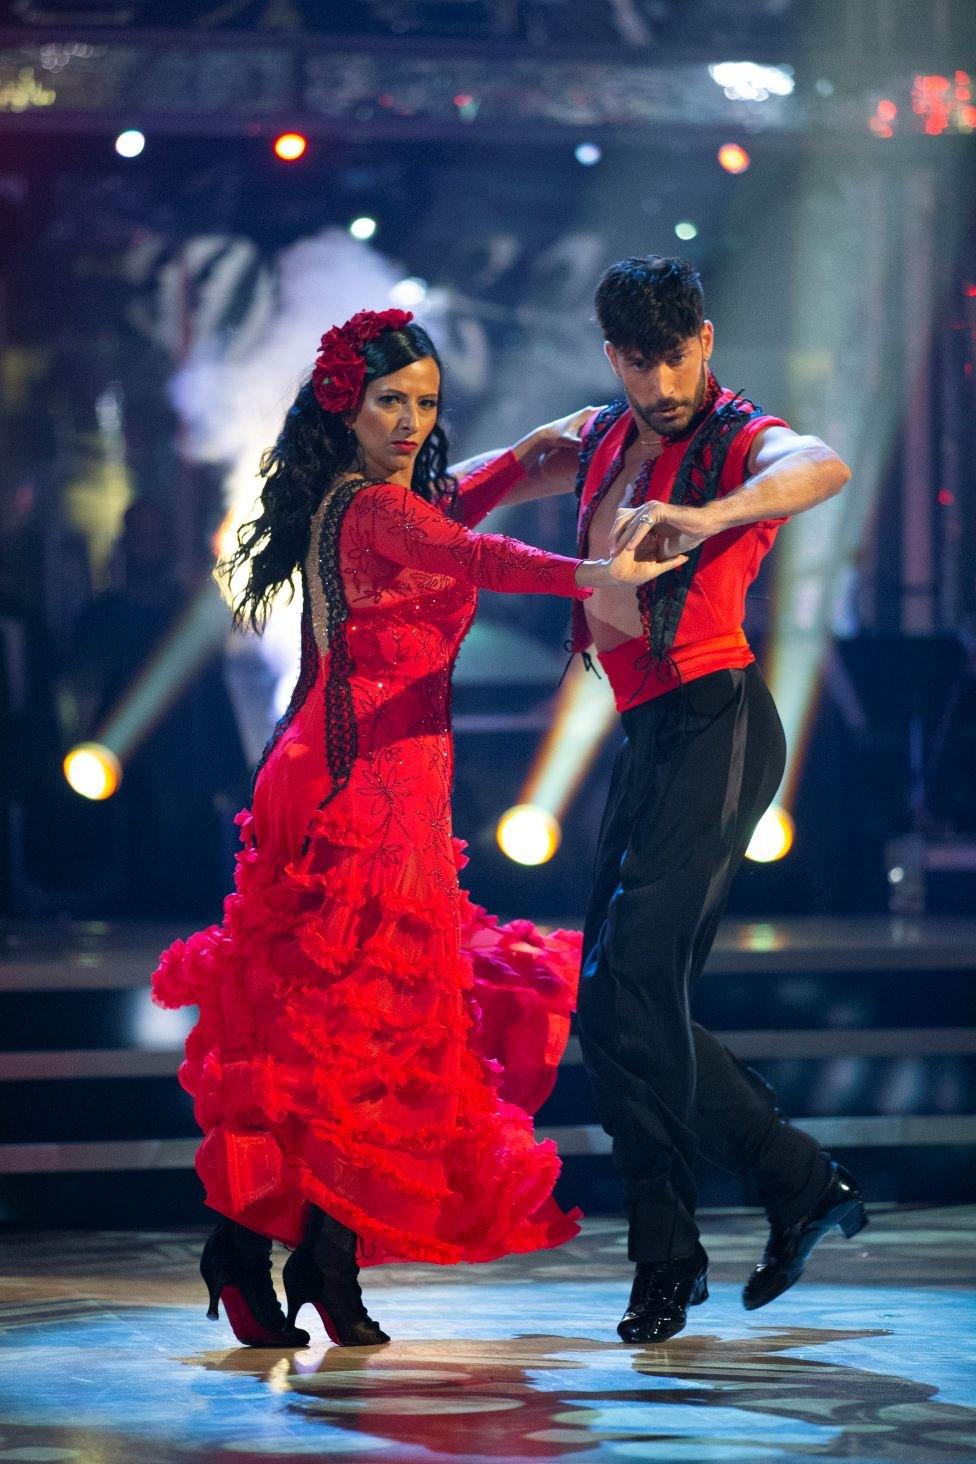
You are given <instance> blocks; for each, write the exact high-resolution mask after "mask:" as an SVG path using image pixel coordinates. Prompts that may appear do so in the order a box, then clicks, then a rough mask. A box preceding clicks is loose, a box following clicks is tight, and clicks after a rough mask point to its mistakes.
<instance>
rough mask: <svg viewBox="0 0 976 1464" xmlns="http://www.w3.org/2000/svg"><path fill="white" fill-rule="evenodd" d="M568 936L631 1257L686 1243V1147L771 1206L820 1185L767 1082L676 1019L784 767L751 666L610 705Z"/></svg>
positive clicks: (809, 1154)
mask: <svg viewBox="0 0 976 1464" xmlns="http://www.w3.org/2000/svg"><path fill="white" fill-rule="evenodd" d="M623 726H624V732H625V735H626V740H625V742H624V744H623V747H622V748H621V750H620V753H619V754H618V758H617V762H616V766H615V768H614V773H613V779H612V782H611V786H610V794H609V797H608V800H607V807H606V811H605V813H604V817H603V825H602V828H601V831H600V840H599V846H598V851H597V860H596V870H595V877H594V884H593V891H592V896H591V899H590V904H589V908H588V912H587V919H586V928H585V932H584V939H583V971H582V981H581V983H580V996H579V1031H580V1040H581V1045H582V1051H583V1060H584V1063H585V1064H586V1068H587V1071H588V1073H589V1077H590V1082H591V1085H592V1088H593V1094H594V1099H595V1102H596V1106H597V1110H598V1113H599V1116H600V1121H601V1122H602V1124H603V1127H604V1128H605V1129H606V1131H607V1133H608V1134H609V1135H610V1136H611V1137H612V1140H613V1157H614V1162H615V1164H616V1166H617V1168H618V1170H619V1171H620V1174H621V1176H622V1179H623V1183H624V1189H625V1194H626V1197H627V1201H628V1207H629V1215H630V1257H631V1259H632V1260H635V1261H659V1260H668V1259H670V1258H671V1257H674V1256H683V1255H687V1254H689V1253H690V1252H691V1251H692V1250H693V1249H694V1247H695V1244H696V1242H697V1240H698V1227H697V1225H696V1224H695V1218H694V1217H695V1200H696V1188H695V1181H694V1176H693V1169H694V1164H695V1160H696V1157H697V1155H698V1154H699V1152H701V1153H702V1154H704V1156H705V1157H706V1158H708V1159H710V1160H712V1161H714V1162H715V1163H717V1164H719V1165H720V1166H721V1167H723V1168H725V1169H728V1170H731V1171H733V1172H735V1173H740V1174H744V1175H748V1176H749V1177H750V1178H751V1179H752V1181H753V1182H754V1183H755V1184H756V1186H757V1187H758V1190H759V1194H760V1196H761V1198H762V1200H763V1203H764V1204H765V1206H766V1209H767V1212H768V1214H769V1216H770V1218H771V1219H772V1220H775V1221H777V1222H779V1223H782V1224H790V1223H792V1221H793V1220H795V1219H797V1218H799V1216H800V1215H802V1214H804V1213H805V1212H806V1211H807V1210H808V1209H809V1208H810V1207H811V1206H812V1205H813V1204H815V1203H816V1201H817V1200H818V1199H819V1196H820V1194H821V1192H822V1191H823V1189H824V1187H825V1185H826V1184H827V1181H828V1178H829V1173H830V1170H829V1158H828V1156H827V1155H826V1154H825V1153H824V1151H823V1150H822V1149H821V1148H820V1146H819V1145H818V1144H817V1143H816V1141H815V1140H814V1139H812V1138H811V1137H810V1135H809V1134H805V1133H803V1132H802V1131H801V1130H799V1129H796V1128H793V1127H792V1126H791V1125H790V1124H789V1123H788V1122H787V1121H786V1120H785V1119H784V1118H783V1116H782V1115H781V1113H780V1112H779V1110H778V1108H777V1104H776V1097H775V1094H774V1093H773V1091H772V1089H771V1088H770V1087H769V1086H768V1084H767V1083H765V1082H764V1080H763V1079H762V1078H761V1077H760V1076H759V1075H758V1074H757V1073H754V1072H753V1071H752V1070H751V1069H750V1068H748V1067H746V1066H745V1064H744V1063H742V1062H740V1061H739V1059H738V1058H736V1057H735V1056H734V1055H733V1054H732V1053H731V1052H730V1051H729V1050H728V1048H727V1047H725V1046H723V1044H722V1043H721V1042H719V1041H718V1040H717V1039H716V1038H715V1037H713V1036H711V1034H710V1033H708V1032H706V1031H705V1030H704V1029H703V1028H702V1027H700V1026H699V1025H698V1024H697V1023H696V1022H693V1021H692V1020H691V1012H690V1008H689V996H690V992H691V988H692V985H693V983H694V980H695V978H696V977H697V976H698V975H699V974H700V972H701V970H702V967H703V966H704V964H705V961H706V959H707V957H708V953H709V951H710V950H711V947H712V942H713V941H714V939H715V933H716V930H717V928H718V923H719V920H720V918H721V915H722V910H723V908H724V905H725V902H726V899H727V897H728V892H729V887H730V885H731V882H732V879H733V877H734V875H735V873H736V871H737V869H738V868H739V866H740V865H741V863H742V860H743V858H744V856H745V851H746V848H747V846H748V843H749V840H750V838H751V837H752V833H753V830H754V829H755V827H756V824H757V823H758V821H759V819H760V817H761V815H762V814H763V813H764V812H765V810H766V808H767V807H768V806H769V804H770V802H771V800H772V798H773V795H774V794H775V792H776V789H777V788H778V786H779V783H780V780H781V778H782V775H783V768H784V763H785V739H784V735H783V728H782V724H781V723H780V720H779V716H778V713H777V711H776V707H775V705H774V703H773V699H772V697H771V696H770V694H769V691H768V689H767V687H766V684H765V682H764V681H763V679H762V676H761V674H760V672H759V669H758V667H757V666H756V665H751V666H748V667H746V668H745V669H744V670H730V671H716V672H713V673H712V674H710V675H707V676H702V677H699V678H698V679H697V680H694V681H691V682H688V683H687V684H686V685H684V686H682V687H679V688H678V689H677V690H675V691H673V692H669V693H667V694H666V695H665V696H662V697H659V698H657V699H654V700H652V701H648V702H644V703H643V704H642V705H640V706H638V707H635V708H634V709H633V710H632V711H629V712H625V713H624V714H623Z"/></svg>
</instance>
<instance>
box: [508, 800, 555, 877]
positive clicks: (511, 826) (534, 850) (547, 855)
mask: <svg viewBox="0 0 976 1464" xmlns="http://www.w3.org/2000/svg"><path fill="white" fill-rule="evenodd" d="M496 837H497V839H498V847H499V848H500V849H501V851H502V853H503V854H506V855H507V856H508V858H509V859H512V860H514V862H515V863H516V864H545V863H546V862H547V861H548V860H550V859H551V858H552V856H553V855H554V854H555V852H556V850H557V849H558V848H559V841H560V839H561V838H562V830H561V829H560V827H559V821H558V819H555V818H553V816H552V814H551V813H549V812H548V811H547V810H546V809H545V808H539V807H538V805H536V804H532V803H517V804H516V805H515V807H514V808H510V809H509V810H508V812H507V813H503V814H502V816H501V818H500V819H499V820H498V829H497V832H496Z"/></svg>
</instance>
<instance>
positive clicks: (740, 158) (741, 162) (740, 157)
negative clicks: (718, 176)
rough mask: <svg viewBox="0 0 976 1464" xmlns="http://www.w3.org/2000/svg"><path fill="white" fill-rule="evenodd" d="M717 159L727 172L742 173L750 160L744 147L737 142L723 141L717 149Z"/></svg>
mask: <svg viewBox="0 0 976 1464" xmlns="http://www.w3.org/2000/svg"><path fill="white" fill-rule="evenodd" d="M718 160H719V163H720V164H721V165H722V167H723V168H724V169H725V171H726V172H727V173H744V172H745V171H746V169H747V168H748V166H749V164H750V163H751V162H752V159H751V158H750V156H749V154H748V153H747V152H746V150H745V148H744V147H740V145H739V144H738V143H737V142H723V144H722V146H721V147H720V148H719V150H718Z"/></svg>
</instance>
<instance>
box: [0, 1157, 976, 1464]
mask: <svg viewBox="0 0 976 1464" xmlns="http://www.w3.org/2000/svg"><path fill="white" fill-rule="evenodd" d="M79 1183H84V1180H83V1179H81V1178H80V1179H79ZM703 1219H704V1228H705V1236H706V1240H707V1242H708V1245H709V1250H710V1252H711V1256H712V1276H713V1284H712V1296H711V1299H710V1300H709V1301H708V1303H707V1304H706V1305H705V1306H703V1307H700V1308H696V1309H695V1310H693V1311H692V1313H691V1317H690V1324H689V1326H688V1329H687V1331H686V1332H684V1333H683V1334H682V1335H681V1336H680V1337H678V1338H675V1339H674V1340H673V1341H672V1342H671V1343H670V1344H669V1345H668V1346H666V1347H657V1348H652V1347H626V1346H623V1345H622V1344H621V1343H620V1342H619V1341H618V1340H617V1338H616V1335H615V1331H614V1327H615V1323H616V1321H617V1318H618V1316H619V1314H620V1311H621V1309H622V1306H623V1303H624V1301H625V1299H626V1295H627V1287H628V1268H627V1263H626V1258H625V1244H624V1237H623V1231H622V1228H621V1227H620V1226H619V1225H618V1224H616V1223H613V1222H610V1221H605V1220H592V1221H589V1222H587V1225H586V1228H585V1232H584V1234H583V1235H582V1237H581V1238H580V1239H579V1240H578V1241H576V1242H575V1243H574V1244H572V1245H569V1246H566V1247H564V1248H563V1249H562V1250H561V1251H556V1252H551V1253H546V1254H543V1255H541V1256H536V1257H533V1258H530V1259H524V1258H513V1259H510V1260H508V1261H505V1262H502V1263H500V1264H498V1265H495V1266H489V1267H466V1268H455V1269H451V1270H447V1269H441V1268H438V1267H430V1266H417V1267H400V1268H386V1269H382V1270H374V1271H371V1272H368V1273H367V1275H366V1278H365V1279H366V1293H367V1299H368V1302H369V1305H370V1308H371V1310H372V1312H373V1314H374V1315H375V1316H376V1317H377V1318H378V1319H379V1320H380V1321H381V1322H382V1323H383V1325H384V1326H385V1327H386V1328H387V1329H388V1330H389V1331H390V1332H392V1334H393V1337H394V1341H393V1343H392V1344H391V1345H390V1346H388V1347H382V1348H372V1349H366V1350H346V1349H341V1348H336V1347H331V1346H329V1344H328V1342H327V1340H326V1338H325V1335H324V1333H323V1332H322V1330H321V1327H320V1326H319V1323H318V1319H317V1318H316V1317H315V1315H314V1313H313V1312H312V1311H311V1310H310V1309H306V1311H305V1312H303V1314H302V1320H303V1321H304V1322H305V1325H306V1326H310V1327H311V1328H312V1329H313V1339H312V1345H311V1346H310V1347H309V1348H307V1349H305V1350H303V1351H299V1352H295V1353H290V1352H274V1351H253V1350H249V1349H246V1348H239V1347H237V1346H236V1344H235V1342H234V1338H233V1336H232V1334H231V1332H230V1331H229V1329H228V1328H227V1326H226V1324H225V1322H224V1321H223V1318H222V1319H221V1321H220V1323H219V1324H218V1325H213V1324H212V1323H208V1322H207V1321H206V1320H205V1318H204V1311H205V1297H204V1293H203V1288H202V1286H201V1284H200V1282H199V1278H198V1277H197V1275H196V1263H197V1256H198V1253H199V1246H200V1239H201V1237H199V1236H198V1235H196V1234H195V1233H194V1234H188V1233H187V1232H185V1231H183V1232H168V1233H160V1232H153V1233H146V1234H139V1235H137V1234H132V1233H89V1234H79V1233H73V1234H65V1233H62V1234H57V1233H49V1234H46V1235H41V1236H33V1237H24V1236H10V1235H8V1236H6V1237H4V1238H3V1239H2V1240H0V1332H2V1339H0V1341H2V1348H3V1353H4V1356H3V1359H2V1366H0V1464H5V1461H13V1460H20V1461H28V1460H33V1461H38V1464H40V1461H55V1460H57V1461H61V1460H65V1461H67V1460H75V1461H78V1464H170V1461H176V1460H180V1461H184V1464H200V1461H204V1460H207V1461H218V1460H219V1461H222V1464H235V1461H237V1464H244V1461H250V1460H260V1461H262V1464H267V1461H273V1460H282V1461H284V1460H290V1459H294V1458H299V1457H305V1458H308V1457H317V1458H322V1459H328V1460H330V1461H332V1460H335V1461H346V1460H348V1461H352V1460H357V1461H367V1460H368V1461H372V1460H377V1461H380V1464H383V1461H386V1464H421V1461H435V1460H438V1461H457V1464H461V1461H470V1464H474V1461H513V1464H514V1461H523V1460H525V1461H528V1460H556V1459H567V1460H568V1459H571V1460H575V1461H579V1464H590V1461H593V1460H628V1459H639V1460H661V1461H680V1460H694V1461H699V1464H707V1461H712V1460H723V1461H739V1460H742V1461H745V1460H768V1461H771V1464H782V1461H786V1460H789V1461H793V1460H808V1459H812V1460H817V1461H827V1464H829V1461H832V1460H848V1459H856V1460H858V1461H861V1464H865V1461H871V1464H888V1461H891V1464H896V1461H898V1464H911V1461H916V1460H917V1461H919V1464H939V1461H942V1460H946V1461H949V1460H962V1459H964V1458H972V1457H973V1456H974V1453H976V1378H974V1368H973V1362H974V1342H976V1300H974V1286H973V1283H974V1275H973V1269H974V1266H973V1256H974V1245H973V1242H974V1238H976V1208H971V1207H966V1208H963V1207H955V1208H946V1209H924V1208H916V1209H893V1208H887V1209H886V1208H883V1207H882V1208H880V1209H878V1210H876V1211H875V1212H874V1214H873V1223H872V1225H871V1226H870V1227H869V1229H868V1230H867V1231H865V1232H864V1233H863V1235H861V1236H858V1237H857V1239H856V1240H854V1241H844V1240H843V1239H842V1238H841V1237H839V1236H837V1237H833V1236H832V1237H830V1238H829V1239H828V1240H827V1241H826V1242H825V1243H824V1244H823V1245H822V1246H821V1248H820V1249H819V1250H818V1252H817V1254H816V1257H815V1258H814V1261H813V1262H812V1263H811V1265H810V1267H809V1268H808V1272H807V1276H806V1277H805V1278H804V1280H803V1281H802V1282H801V1283H800V1285H799V1286H797V1287H795V1288H794V1289H793V1290H792V1291H791V1292H789V1293H788V1294H787V1295H786V1296H784V1297H782V1298H780V1300H778V1301H776V1302H774V1303H772V1305H770V1306H769V1307H767V1308H766V1309H764V1310H763V1311H760V1312H753V1313H747V1312H745V1311H743V1309H742V1307H741V1304H740V1302H739V1288H740V1285H741V1282H742V1279H743V1278H744V1276H745V1275H746V1274H747V1272H748V1269H749V1267H750V1265H751V1264H752V1263H753V1261H754V1260H755V1259H756V1257H757V1255H758V1253H759V1251H760V1250H761V1245H762V1238H763V1228H762V1224H761V1221H760V1219H759V1217H758V1216H757V1215H755V1214H753V1213H747V1212H722V1213H711V1214H706V1215H705V1216H704V1217H703Z"/></svg>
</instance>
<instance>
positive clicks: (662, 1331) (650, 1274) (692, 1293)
mask: <svg viewBox="0 0 976 1464" xmlns="http://www.w3.org/2000/svg"><path fill="white" fill-rule="evenodd" d="M707 1300H708V1257H707V1256H706V1254H705V1252H704V1250H703V1249H702V1247H701V1246H698V1247H697V1249H696V1250H694V1251H693V1252H692V1254H691V1255H690V1256H680V1257H679V1258H678V1259H677V1260H672V1261H638V1263H637V1271H636V1274H635V1276H634V1284H633V1286H632V1288H631V1292H630V1301H629V1302H628V1304H627V1310H626V1311H625V1312H624V1314H623V1316H622V1317H621V1319H620V1322H619V1323H618V1326H617V1335H618V1336H620V1337H621V1338H623V1340H624V1341H625V1342H666V1341H667V1340H668V1338H669V1337H674V1336H676V1335H677V1334H678V1332H680V1331H682V1330H683V1329H684V1326H685V1323H686V1322H687V1320H688V1316H687V1312H688V1308H689V1307H690V1306H698V1305H699V1304H700V1303H701V1302H703V1301H707Z"/></svg>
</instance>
